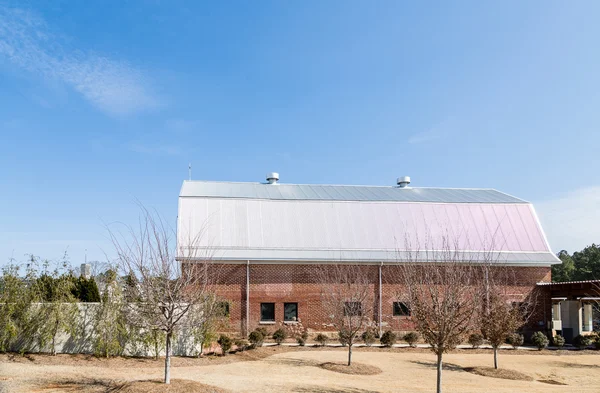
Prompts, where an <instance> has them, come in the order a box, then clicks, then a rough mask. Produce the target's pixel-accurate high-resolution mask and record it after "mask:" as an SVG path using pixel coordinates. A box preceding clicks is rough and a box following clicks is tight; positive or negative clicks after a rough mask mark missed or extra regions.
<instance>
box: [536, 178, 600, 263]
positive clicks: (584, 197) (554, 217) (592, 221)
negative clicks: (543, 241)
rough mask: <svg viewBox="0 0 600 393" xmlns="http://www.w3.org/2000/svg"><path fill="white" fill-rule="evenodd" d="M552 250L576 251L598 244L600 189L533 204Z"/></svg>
mask: <svg viewBox="0 0 600 393" xmlns="http://www.w3.org/2000/svg"><path fill="white" fill-rule="evenodd" d="M535 207H536V210H537V212H538V214H539V216H540V220H541V222H542V226H543V228H544V230H545V232H546V236H547V237H548V242H549V243H550V246H551V247H552V250H553V251H555V252H558V251H560V250H567V251H569V252H574V251H579V250H581V249H582V248H584V247H586V246H588V245H590V244H592V243H596V244H598V243H599V242H600V226H599V225H598V223H599V222H600V186H594V187H587V188H582V189H578V190H574V191H571V192H568V193H566V194H564V195H562V196H560V197H557V198H555V199H550V200H546V201H541V202H539V203H536V204H535Z"/></svg>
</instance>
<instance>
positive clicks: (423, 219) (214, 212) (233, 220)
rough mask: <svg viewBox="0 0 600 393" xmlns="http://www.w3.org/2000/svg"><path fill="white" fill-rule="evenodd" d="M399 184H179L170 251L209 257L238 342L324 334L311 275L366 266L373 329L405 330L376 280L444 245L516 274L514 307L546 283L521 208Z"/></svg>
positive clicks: (539, 234)
mask: <svg viewBox="0 0 600 393" xmlns="http://www.w3.org/2000/svg"><path fill="white" fill-rule="evenodd" d="M409 184H410V178H408V177H402V178H399V179H398V180H397V182H395V183H393V184H392V185H390V186H356V185H321V184H285V183H280V182H279V175H278V174H277V173H270V174H268V175H267V179H266V181H265V182H262V183H259V182H256V183H249V182H245V183H242V182H217V181H184V182H183V186H182V187H181V192H180V194H179V208H178V220H177V239H178V246H179V247H178V249H180V250H183V249H185V247H186V243H185V242H186V239H190V238H192V237H195V236H197V235H198V234H201V236H200V243H199V244H198V246H199V247H201V248H209V249H211V250H212V252H213V258H214V260H215V261H216V262H217V263H219V264H221V265H222V266H223V269H224V270H225V271H226V274H224V276H223V277H224V278H223V280H222V282H221V283H220V285H219V293H220V295H221V296H222V297H223V298H225V299H227V301H228V302H229V314H230V325H231V327H232V329H233V330H235V331H239V332H241V333H242V334H245V333H246V332H248V331H249V330H252V329H254V328H255V327H257V326H258V325H261V324H265V325H269V324H277V323H286V322H292V321H294V320H297V319H300V320H301V321H302V323H303V324H304V326H306V327H308V328H309V329H310V330H312V331H321V330H328V316H327V315H325V313H324V311H323V309H322V306H321V301H320V294H321V292H322V291H323V290H326V288H323V287H322V285H321V284H319V282H318V281H317V280H316V277H317V275H316V269H317V268H318V266H319V265H322V264H336V263H353V264H354V263H359V264H362V265H365V266H369V269H371V270H372V278H373V301H374V302H376V304H377V307H374V309H375V310H376V311H375V312H374V315H373V320H374V321H376V322H377V323H378V324H379V326H383V327H389V328H392V329H394V330H406V329H407V323H406V322H407V319H408V318H409V317H408V316H407V310H406V307H405V305H403V304H399V303H398V302H397V299H395V298H394V293H395V291H396V290H397V289H398V287H399V286H400V283H399V282H394V281H393V280H390V279H389V277H386V271H387V268H388V267H389V266H393V265H394V264H397V263H398V261H399V260H402V259H403V258H405V257H406V256H407V255H409V254H411V253H415V252H417V251H418V250H419V249H421V250H422V249H423V248H424V247H425V246H427V247H434V248H435V247H436V245H439V244H441V242H442V240H443V239H444V238H450V239H451V240H452V241H453V244H452V247H455V249H456V250H457V251H459V252H461V253H462V254H464V255H469V256H470V257H473V259H477V258H478V257H482V256H483V255H484V254H486V253H490V252H493V253H495V254H496V255H497V256H498V259H499V260H501V261H502V262H503V263H505V264H508V265H512V266H514V268H515V270H516V271H517V272H518V274H517V275H516V278H515V282H514V283H513V285H511V287H510V288H511V295H512V296H513V297H514V299H512V300H514V301H515V302H518V301H521V300H522V299H524V298H525V297H526V296H527V295H528V294H529V293H531V291H533V290H535V288H536V284H537V283H540V282H550V281H551V280H550V266H551V264H555V263H558V262H559V260H558V259H557V257H556V256H555V255H554V254H553V253H552V252H551V249H550V246H549V245H548V242H547V240H546V237H545V235H544V231H543V229H542V227H541V225H540V222H539V220H538V217H537V215H536V212H535V210H534V207H533V205H532V204H531V203H529V202H527V201H524V200H522V199H519V198H517V197H514V196H512V195H508V194H506V193H503V192H500V191H497V190H494V189H475V188H424V187H411V186H409ZM424 241H426V243H427V244H425V243H422V244H420V242H424ZM420 258H421V259H420V260H419V261H421V262H423V263H427V260H426V256H424V255H423V256H421V257H420ZM542 307H543V310H542V312H540V313H539V315H537V316H536V318H537V320H536V321H535V324H536V326H539V327H540V328H542V329H545V328H546V327H547V326H548V323H549V321H550V319H549V318H550V314H551V310H550V303H549V302H548V303H547V304H546V303H544V304H543V306H542ZM546 308H547V309H546Z"/></svg>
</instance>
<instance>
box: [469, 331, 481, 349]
mask: <svg viewBox="0 0 600 393" xmlns="http://www.w3.org/2000/svg"><path fill="white" fill-rule="evenodd" d="M469 344H470V345H471V346H472V347H473V348H479V346H480V345H482V344H483V336H482V335H481V334H478V333H473V334H471V335H470V336H469Z"/></svg>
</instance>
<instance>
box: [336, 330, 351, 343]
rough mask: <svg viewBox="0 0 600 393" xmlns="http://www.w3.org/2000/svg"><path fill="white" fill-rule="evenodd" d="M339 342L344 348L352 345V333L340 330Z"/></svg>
mask: <svg viewBox="0 0 600 393" xmlns="http://www.w3.org/2000/svg"><path fill="white" fill-rule="evenodd" d="M338 340H339V342H340V344H342V346H343V347H346V346H348V345H349V344H350V341H351V340H352V337H351V336H350V332H349V331H347V330H340V331H339V332H338Z"/></svg>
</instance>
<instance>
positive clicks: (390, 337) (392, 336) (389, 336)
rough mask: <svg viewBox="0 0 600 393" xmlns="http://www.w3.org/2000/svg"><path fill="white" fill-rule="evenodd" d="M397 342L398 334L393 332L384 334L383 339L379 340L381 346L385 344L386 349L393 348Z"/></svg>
mask: <svg viewBox="0 0 600 393" xmlns="http://www.w3.org/2000/svg"><path fill="white" fill-rule="evenodd" d="M396 340H397V336H396V333H394V332H392V331H391V330H388V331H386V332H385V333H383V334H382V335H381V338H380V339H379V341H380V342H381V344H383V345H384V346H386V347H391V346H392V345H394V344H396Z"/></svg>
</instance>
